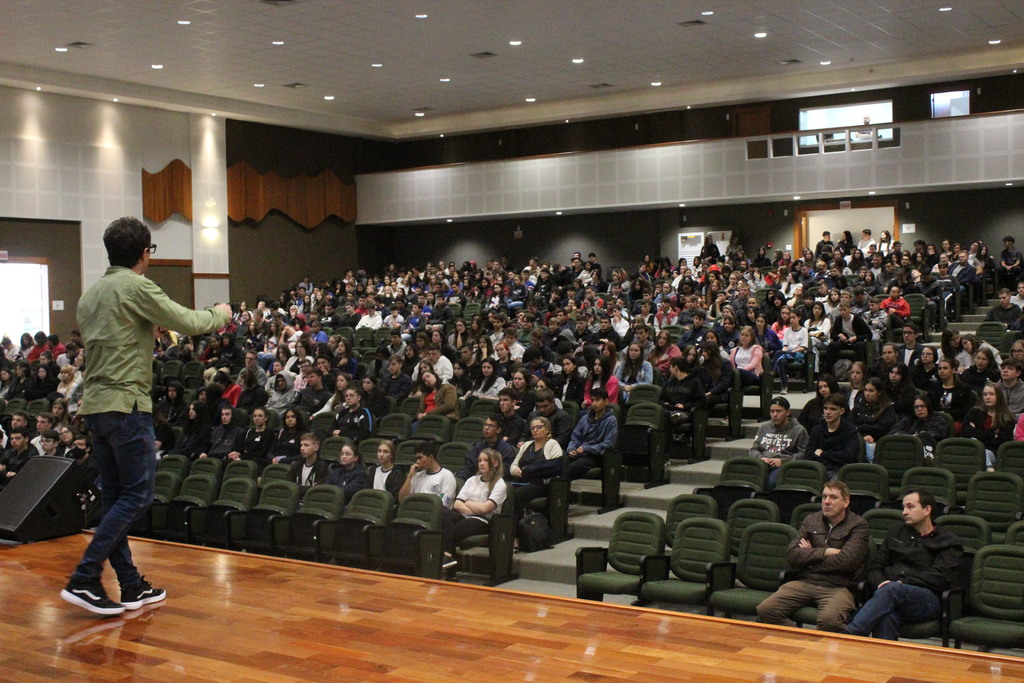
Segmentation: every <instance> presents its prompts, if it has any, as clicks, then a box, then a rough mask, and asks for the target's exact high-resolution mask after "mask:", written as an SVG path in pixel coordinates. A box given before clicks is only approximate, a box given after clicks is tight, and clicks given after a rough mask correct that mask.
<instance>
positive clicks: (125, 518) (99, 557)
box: [71, 409, 156, 586]
mask: <svg viewBox="0 0 1024 683" xmlns="http://www.w3.org/2000/svg"><path fill="white" fill-rule="evenodd" d="M85 420H86V424H87V425H88V427H89V429H90V431H92V434H93V437H92V438H93V442H92V458H93V460H94V461H95V462H96V466H97V467H98V468H99V472H100V478H99V482H100V487H101V496H100V504H101V510H102V512H103V517H102V519H101V520H100V524H99V526H98V527H96V531H95V533H94V534H93V537H92V542H90V543H89V547H88V548H86V549H85V554H84V555H82V561H81V562H80V563H79V564H78V567H77V568H76V569H75V573H74V574H72V575H71V578H72V579H75V580H91V579H95V580H99V578H100V575H101V574H102V573H103V562H104V560H108V559H109V560H110V566H111V567H112V568H113V569H114V572H115V573H116V574H117V580H118V582H119V583H120V584H121V585H122V586H130V585H133V584H135V583H138V581H139V580H140V578H141V577H140V576H139V571H138V569H136V568H135V564H134V563H133V562H132V551H131V549H130V548H129V547H128V531H129V529H131V527H132V525H133V524H134V523H135V520H136V519H138V518H139V516H141V515H142V514H144V513H145V511H146V509H147V508H148V507H149V506H150V504H151V503H152V502H153V482H154V480H155V478H156V443H155V438H154V435H153V416H152V415H150V414H148V413H140V412H139V411H138V409H136V410H134V411H132V412H131V413H115V412H109V413H97V414H95V415H87V416H86V418H85Z"/></svg>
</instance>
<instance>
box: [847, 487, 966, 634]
mask: <svg viewBox="0 0 1024 683" xmlns="http://www.w3.org/2000/svg"><path fill="white" fill-rule="evenodd" d="M934 505H935V496H934V495H933V494H932V493H931V492H930V491H924V490H918V489H910V490H908V491H907V492H906V493H905V494H904V495H903V524H902V525H900V526H897V527H895V528H893V529H890V530H889V533H888V535H887V536H886V537H885V541H883V542H882V545H881V547H879V549H878V554H877V555H875V559H874V561H873V562H872V563H871V568H870V570H869V571H868V581H869V582H870V584H872V585H875V586H877V588H876V589H875V594H874V595H873V596H872V597H871V599H870V600H868V601H867V602H866V603H864V606H863V607H861V608H860V611H859V612H857V616H855V617H854V618H853V621H851V622H850V624H849V625H848V626H847V627H846V632H847V633H850V634H852V635H856V636H866V635H872V636H874V637H875V638H884V639H886V640H898V639H899V634H900V625H901V624H903V623H914V622H918V621H926V620H928V619H936V618H938V616H939V612H940V609H941V605H940V602H939V596H940V595H941V594H942V592H943V591H944V590H946V589H947V588H949V587H950V586H951V585H952V584H953V581H954V579H955V578H956V573H957V569H958V567H959V564H960V556H961V555H963V545H962V543H961V542H960V539H959V538H957V537H956V535H955V534H953V532H951V531H947V530H946V529H944V528H942V527H940V526H936V525H935V524H933V523H932V508H933V507H934Z"/></svg>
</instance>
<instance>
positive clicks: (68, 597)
mask: <svg viewBox="0 0 1024 683" xmlns="http://www.w3.org/2000/svg"><path fill="white" fill-rule="evenodd" d="M79 593H81V595H79ZM60 597H61V598H62V599H63V600H64V601H65V602H70V603H71V604H72V605H77V606H78V607H81V608H82V609H86V610H89V611H90V612H92V613H93V614H100V615H103V616H105V617H113V616H117V615H118V614H124V611H125V609H126V608H125V606H124V605H122V604H120V603H117V602H113V601H109V605H108V606H105V605H100V604H95V603H94V602H90V601H91V600H100V599H101V598H100V597H99V596H97V595H94V594H93V593H91V592H90V591H89V590H87V589H85V588H73V589H71V590H68V589H67V588H65V589H64V590H62V591H61V592H60Z"/></svg>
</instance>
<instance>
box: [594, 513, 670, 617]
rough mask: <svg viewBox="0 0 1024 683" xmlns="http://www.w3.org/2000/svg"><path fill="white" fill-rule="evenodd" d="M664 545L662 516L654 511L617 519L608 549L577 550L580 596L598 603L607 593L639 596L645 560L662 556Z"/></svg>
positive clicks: (663, 521)
mask: <svg viewBox="0 0 1024 683" xmlns="http://www.w3.org/2000/svg"><path fill="white" fill-rule="evenodd" d="M664 543H665V520H663V519H662V518H661V517H659V516H658V515H656V514H654V513H652V512H640V511H629V512H624V513H622V514H621V515H619V516H618V517H617V518H616V519H615V523H614V525H613V526H612V537H611V541H610V542H609V543H608V547H607V548H603V547H586V548H578V549H577V550H576V597H577V598H580V599H582V600H598V601H600V600H602V599H603V597H604V595H605V594H612V595H634V596H638V597H639V592H640V564H641V562H642V560H643V558H644V557H647V556H651V555H661V554H662V552H663V550H664V547H665V545H664ZM609 568H610V570H609Z"/></svg>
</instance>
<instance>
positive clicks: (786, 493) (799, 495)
mask: <svg viewBox="0 0 1024 683" xmlns="http://www.w3.org/2000/svg"><path fill="white" fill-rule="evenodd" d="M826 478H827V474H826V472H825V466H824V465H823V464H821V463H820V462H815V461H813V460H787V461H786V462H784V463H782V467H780V468H779V476H778V479H776V480H775V488H773V489H772V490H770V491H767V492H765V493H763V494H761V496H762V497H764V498H767V499H768V500H770V501H772V502H773V503H775V504H776V505H778V506H779V519H784V520H788V519H789V518H790V517H791V516H792V514H793V509H794V508H796V506H797V505H802V504H804V503H810V502H812V501H814V500H817V499H818V498H820V497H821V490H822V488H823V487H824V486H825V480H826Z"/></svg>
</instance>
